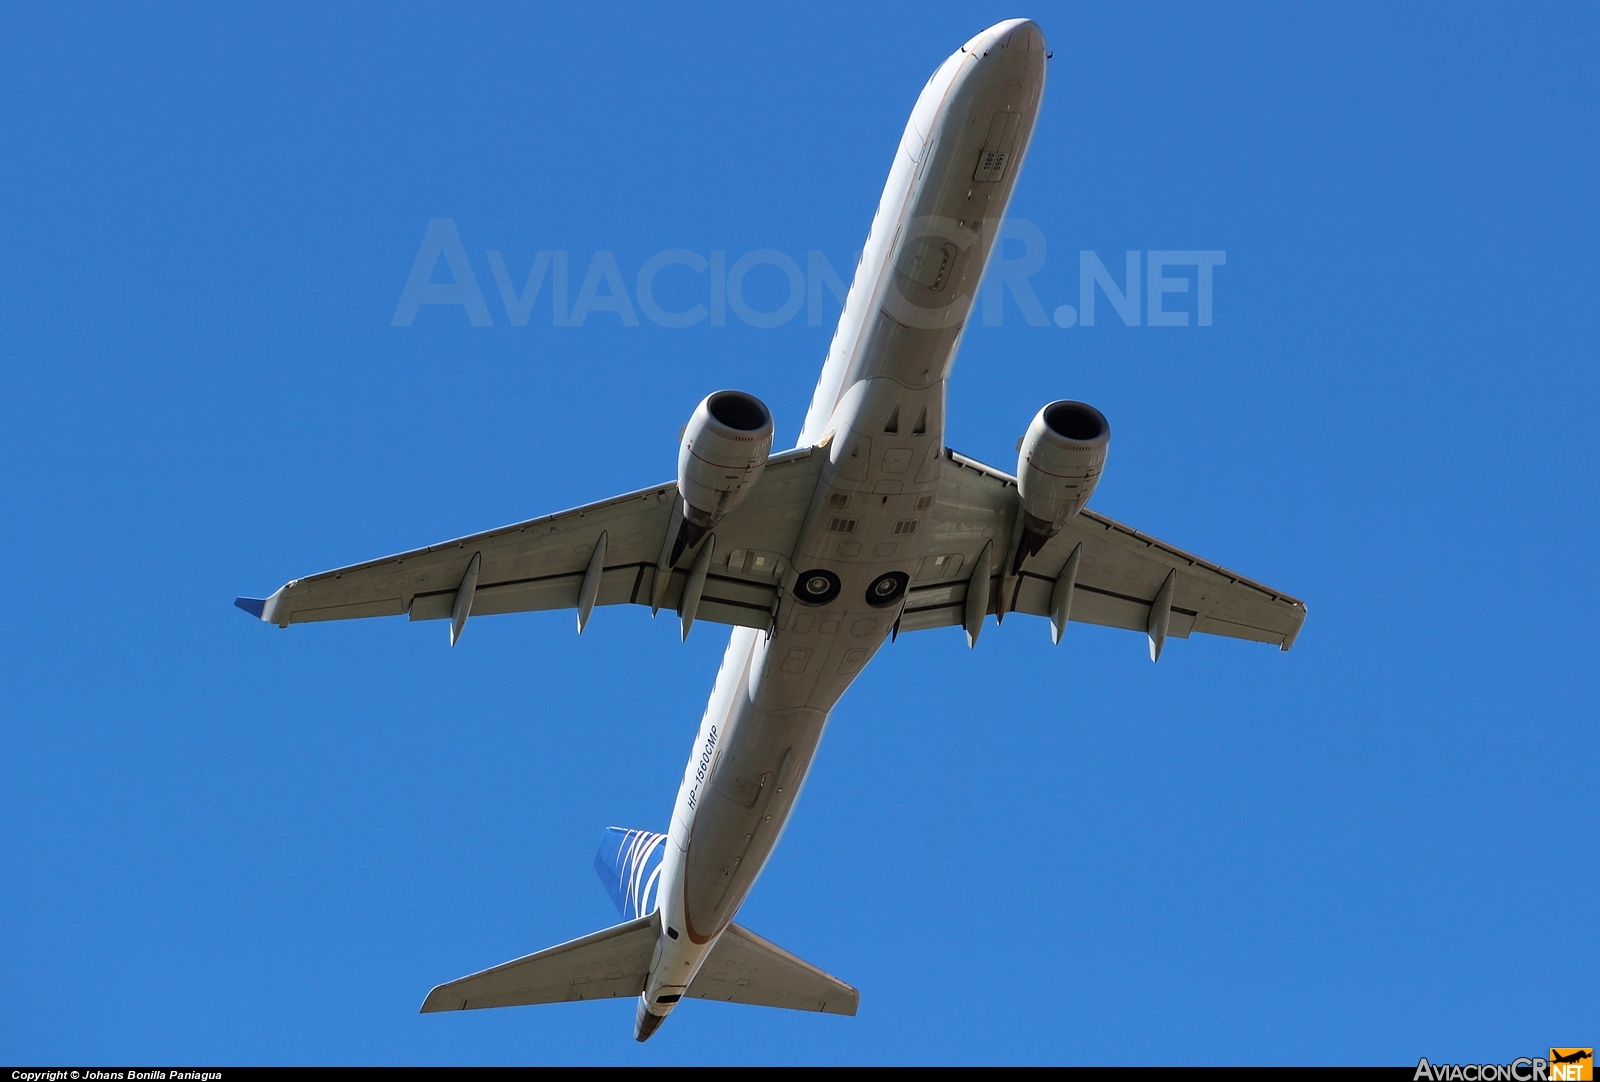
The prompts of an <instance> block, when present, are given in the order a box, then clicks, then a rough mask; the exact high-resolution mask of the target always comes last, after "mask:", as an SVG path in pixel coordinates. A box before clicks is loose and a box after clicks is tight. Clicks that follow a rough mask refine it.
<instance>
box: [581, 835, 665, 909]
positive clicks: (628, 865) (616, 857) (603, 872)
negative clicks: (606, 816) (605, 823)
mask: <svg viewBox="0 0 1600 1082" xmlns="http://www.w3.org/2000/svg"><path fill="white" fill-rule="evenodd" d="M666 852H667V836H666V835H665V834H652V833H651V832H650V831H648V830H627V829H625V828H623V827H607V828H606V832H605V834H604V835H602V836H601V838H600V851H599V852H598V853H596V854H595V855H594V873H595V874H596V875H598V876H599V877H600V882H602V883H604V884H605V887H606V890H607V891H608V892H609V893H610V894H611V900H612V901H613V902H615V903H617V912H619V913H621V914H622V919H623V920H633V919H634V918H636V917H643V916H646V915H648V914H650V913H653V912H655V908H656V888H657V886H659V884H660V882H661V859H662V857H664V856H666Z"/></svg>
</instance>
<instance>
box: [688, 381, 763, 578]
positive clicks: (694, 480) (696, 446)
mask: <svg viewBox="0 0 1600 1082" xmlns="http://www.w3.org/2000/svg"><path fill="white" fill-rule="evenodd" d="M771 452H772V413H771V411H770V410H768V409H767V407H766V405H765V403H763V402H762V401H761V399H759V398H757V397H755V396H754V395H749V394H745V393H744V392H743V391H717V392H716V393H714V394H709V395H707V396H706V397H705V399H704V400H702V401H701V403H700V404H699V405H698V406H696V407H695V410H694V415H693V416H692V417H690V418H689V423H688V424H687V425H686V426H684V430H683V444H682V445H681V446H680V447H679V448H678V493H679V494H680V495H681V496H682V497H683V526H682V528H681V529H680V530H679V532H678V537H677V539H676V541H675V542H674V543H673V546H672V548H673V552H672V560H671V562H672V563H674V564H675V563H677V562H678V557H679V556H680V555H682V554H683V550H684V549H685V548H689V547H692V546H694V545H698V544H699V543H700V539H701V538H702V537H704V536H705V535H706V533H707V532H708V531H709V530H710V529H711V527H712V526H714V525H716V523H717V521H718V520H719V519H721V518H722V517H723V516H724V515H726V514H728V513H729V512H730V511H732V510H733V509H734V508H735V507H738V506H739V504H740V502H741V501H743V499H744V498H745V497H746V496H747V495H749V493H750V490H751V489H752V488H754V487H755V483H756V481H757V480H759V479H760V477H761V471H762V470H764V469H766V467H767V456H768V455H769V454H770V453H771Z"/></svg>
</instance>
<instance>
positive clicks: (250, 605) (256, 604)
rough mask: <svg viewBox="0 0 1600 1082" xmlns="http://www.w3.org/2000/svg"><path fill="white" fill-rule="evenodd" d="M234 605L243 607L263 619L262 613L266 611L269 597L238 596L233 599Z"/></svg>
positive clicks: (252, 614)
mask: <svg viewBox="0 0 1600 1082" xmlns="http://www.w3.org/2000/svg"><path fill="white" fill-rule="evenodd" d="M233 605H234V607H235V608H239V609H243V610H244V611H245V612H248V613H249V614H250V615H251V616H254V617H255V618H256V619H257V620H259V619H261V614H262V613H263V612H264V611H266V608H267V599H266V598H264V597H236V598H234V599H233Z"/></svg>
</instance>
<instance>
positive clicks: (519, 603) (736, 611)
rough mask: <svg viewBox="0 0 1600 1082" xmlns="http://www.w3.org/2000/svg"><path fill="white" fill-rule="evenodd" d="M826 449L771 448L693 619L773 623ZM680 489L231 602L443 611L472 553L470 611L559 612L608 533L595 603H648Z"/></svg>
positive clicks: (283, 621) (298, 611)
mask: <svg viewBox="0 0 1600 1082" xmlns="http://www.w3.org/2000/svg"><path fill="white" fill-rule="evenodd" d="M824 461H826V456H825V455H820V454H813V453H812V449H811V448H804V449H802V450H799V451H791V452H788V453H786V454H781V455H775V456H773V457H772V458H771V459H769V460H768V462H767V468H766V470H765V471H764V472H763V473H762V475H761V480H760V481H759V482H757V484H756V486H755V488H753V489H752V490H751V491H750V494H749V495H748V496H747V497H746V498H745V500H744V502H743V503H741V504H740V505H739V507H738V508H736V509H735V510H734V511H733V513H732V514H730V515H728V516H727V518H725V519H723V520H722V521H721V522H720V523H718V524H717V528H716V530H715V531H714V532H715V534H716V539H717V540H716V546H715V554H714V557H713V562H712V565H711V568H710V572H709V574H708V575H707V576H706V582H705V592H704V594H703V595H702V598H701V601H700V604H699V607H698V609H697V612H696V619H699V620H710V621H712V622H715V623H723V624H736V625H742V626H745V627H755V628H766V627H768V626H769V625H770V624H771V621H772V614H773V610H774V607H775V604H776V599H777V594H778V587H779V585H780V582H781V575H782V573H783V571H784V569H785V568H786V567H787V563H786V561H784V559H783V558H782V556H781V555H780V554H787V553H789V552H792V551H793V550H794V545H795V539H796V537H797V535H798V534H799V531H800V524H801V522H802V520H803V519H804V518H805V513H806V509H807V508H808V507H809V505H810V501H811V496H812V492H813V491H814V490H815V488H816V480H817V472H818V470H819V469H820V468H821V466H822V463H823V462H824ZM677 504H678V489H677V485H676V484H674V483H671V482H668V483H667V484H664V485H657V486H655V487H654V488H648V489H644V490H643V491H640V492H632V493H629V494H627V495H625V496H617V497H614V498H613V499H609V500H603V501H601V502H600V503H593V504H589V505H588V506H587V507H579V508H575V509H574V510H571V511H563V512H561V513H560V514H555V515H548V516H546V517H545V518H538V519H532V520H530V521H528V522H519V523H516V524H515V525H511V526H503V527H501V528H500V529H498V530H489V531H488V532H486V533H480V534H473V535H472V536H470V537H463V538H460V539H458V540H455V541H446V542H443V543H441V544H438V545H430V546H428V547H427V548H422V549H414V550H412V551H411V552H403V553H400V554H399V555H397V556H386V557H384V558H383V559H381V560H370V561H368V562H367V563H361V564H354V565H352V566H350V567H342V568H338V569H336V570H333V571H324V572H323V573H322V574H320V575H311V576H309V577H307V578H303V579H295V580H294V581H293V582H290V583H289V584H288V585H286V586H284V587H283V588H281V589H280V590H278V591H277V592H276V593H274V594H273V595H272V596H271V597H268V598H262V599H258V598H246V597H242V598H240V599H239V600H238V601H236V602H235V604H236V605H238V606H239V607H240V608H242V609H244V610H245V611H246V612H249V613H251V614H253V615H255V616H258V617H260V618H261V619H263V620H265V621H267V622H268V623H273V624H277V625H278V626H279V627H288V626H289V625H290V624H299V623H310V622H314V621H318V620H348V619H355V618H359V617H364V616H399V615H401V614H409V615H410V618H411V619H413V620H442V619H449V618H450V616H451V614H452V609H453V606H454V604H455V600H456V595H457V591H458V589H459V588H460V587H461V586H462V583H463V579H464V578H465V576H466V574H467V571H468V568H469V567H470V566H471V564H472V559H473V557H474V556H475V555H476V556H477V557H478V558H479V567H478V575H477V580H476V588H475V589H474V590H473V591H472V600H471V615H473V616H486V615H492V614H494V613H504V612H531V611H535V610H540V609H566V608H573V607H574V606H576V605H577V604H578V592H579V589H580V587H581V585H582V583H583V580H584V573H585V571H586V570H587V568H588V566H589V561H590V557H591V556H592V555H593V553H594V551H595V547H596V544H597V542H598V541H599V538H600V535H601V534H602V533H604V534H605V535H606V552H605V567H604V571H603V573H602V574H601V576H600V581H599V592H598V595H597V596H596V598H595V604H598V605H620V604H624V603H627V602H633V603H636V604H643V605H649V604H651V603H652V600H653V595H654V586H655V577H656V567H657V562H658V560H660V559H661V556H662V552H663V549H664V544H663V542H664V540H665V538H666V536H667V533H668V531H669V530H671V529H675V527H676V524H677V520H676V516H677V510H676V508H677ZM688 579H689V571H688V570H687V569H684V568H677V569H674V570H672V571H671V572H670V578H669V579H668V581H667V582H666V583H665V587H664V590H663V591H662V597H661V606H662V607H663V608H672V609H675V608H677V607H678V604H679V602H680V600H681V599H682V596H683V593H684V588H685V585H686V584H687V582H688Z"/></svg>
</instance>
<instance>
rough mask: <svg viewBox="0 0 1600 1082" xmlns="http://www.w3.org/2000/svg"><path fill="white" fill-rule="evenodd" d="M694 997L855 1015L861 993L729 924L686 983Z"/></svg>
mask: <svg viewBox="0 0 1600 1082" xmlns="http://www.w3.org/2000/svg"><path fill="white" fill-rule="evenodd" d="M688 994H689V995H691V996H693V997H694V998H696V999H720V1000H722V1001H723V1002H724V1003H749V1004H751V1005H752V1006H756V1007H787V1008H789V1009H790V1010H792V1011H821V1012H823V1013H824V1014H855V1013H856V1006H857V1005H858V1004H859V1003H860V1002H861V993H860V992H857V991H856V990H855V989H854V988H852V987H850V986H849V985H848V984H846V983H844V981H841V980H840V979H839V978H837V977H831V976H829V975H828V974H826V973H824V972H823V971H822V970H820V969H818V968H817V967H816V966H814V965H812V964H811V963H810V962H807V961H804V960H802V959H800V958H796V957H795V956H794V955H792V954H790V953H789V952H788V951H786V950H784V949H783V948H782V947H780V946H778V945H777V944H775V943H769V942H767V941H766V940H765V939H762V938H761V937H760V936H758V935H756V934H755V933H754V932H752V931H750V930H749V929H748V928H741V927H739V926H738V925H737V924H730V925H728V927H727V930H726V931H724V932H723V933H722V935H721V936H719V937H718V938H717V942H716V945H715V946H713V947H712V948H711V954H710V956H709V957H708V958H706V960H705V964H703V965H702V966H701V967H700V972H699V973H697V974H696V975H695V978H694V981H693V983H691V984H690V985H689V993H688Z"/></svg>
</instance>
